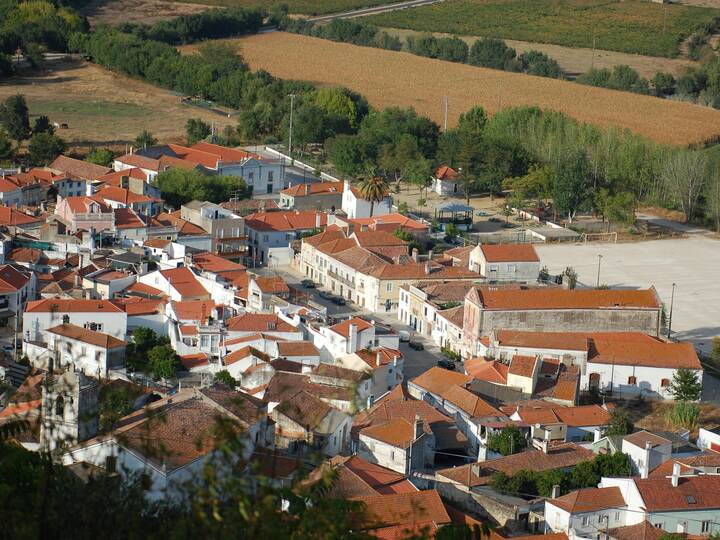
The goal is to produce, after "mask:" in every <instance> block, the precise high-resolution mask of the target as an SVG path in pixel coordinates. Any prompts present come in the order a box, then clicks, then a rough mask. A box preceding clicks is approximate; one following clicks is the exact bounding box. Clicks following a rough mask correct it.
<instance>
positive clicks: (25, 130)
mask: <svg viewBox="0 0 720 540" xmlns="http://www.w3.org/2000/svg"><path fill="white" fill-rule="evenodd" d="M0 124H2V126H3V127H4V128H5V131H7V133H8V135H10V138H12V139H15V140H16V141H18V142H20V141H24V140H25V139H27V138H28V137H30V116H29V113H28V107H27V103H26V102H25V96H23V95H22V94H16V95H14V96H10V97H9V98H7V99H6V100H5V101H4V102H3V104H2V105H1V106H0Z"/></svg>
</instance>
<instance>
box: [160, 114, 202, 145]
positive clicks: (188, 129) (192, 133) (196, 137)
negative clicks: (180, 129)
mask: <svg viewBox="0 0 720 540" xmlns="http://www.w3.org/2000/svg"><path fill="white" fill-rule="evenodd" d="M185 133H186V135H187V143H188V144H190V145H192V144H195V143H196V142H198V141H202V140H204V139H205V138H207V137H209V136H210V133H211V129H210V124H208V123H207V122H203V120H202V118H188V121H187V122H185ZM153 144H154V143H153ZM150 146H152V145H150Z"/></svg>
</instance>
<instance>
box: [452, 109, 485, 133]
mask: <svg viewBox="0 0 720 540" xmlns="http://www.w3.org/2000/svg"><path fill="white" fill-rule="evenodd" d="M487 122H488V118H487V113H486V112H485V109H483V108H482V107H480V106H475V107H473V108H472V109H470V110H469V111H467V112H464V113H461V114H460V118H458V130H460V132H462V133H471V134H472V135H476V136H479V137H482V135H483V132H484V131H485V126H487Z"/></svg>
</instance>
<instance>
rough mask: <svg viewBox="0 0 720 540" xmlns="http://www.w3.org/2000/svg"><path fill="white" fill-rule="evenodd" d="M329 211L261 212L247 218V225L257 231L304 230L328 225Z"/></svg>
mask: <svg viewBox="0 0 720 540" xmlns="http://www.w3.org/2000/svg"><path fill="white" fill-rule="evenodd" d="M327 216H328V215H327V213H326V212H315V211H295V210H292V211H275V212H259V213H257V214H251V215H249V216H247V217H246V218H245V226H246V227H247V228H249V229H253V230H255V231H302V230H310V229H314V228H316V227H318V221H319V226H320V227H324V226H326V225H327Z"/></svg>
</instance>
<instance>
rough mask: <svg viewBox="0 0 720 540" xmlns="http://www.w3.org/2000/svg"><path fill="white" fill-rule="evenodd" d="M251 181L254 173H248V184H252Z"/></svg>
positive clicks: (253, 178)
mask: <svg viewBox="0 0 720 540" xmlns="http://www.w3.org/2000/svg"><path fill="white" fill-rule="evenodd" d="M253 180H255V173H254V172H249V173H248V182H252V181H253Z"/></svg>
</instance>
